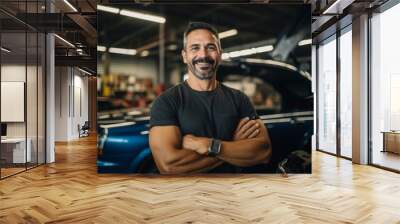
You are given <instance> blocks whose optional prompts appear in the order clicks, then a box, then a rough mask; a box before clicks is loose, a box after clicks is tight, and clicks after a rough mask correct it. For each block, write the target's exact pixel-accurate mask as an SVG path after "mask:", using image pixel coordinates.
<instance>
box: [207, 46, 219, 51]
mask: <svg viewBox="0 0 400 224" xmlns="http://www.w3.org/2000/svg"><path fill="white" fill-rule="evenodd" d="M208 49H209V50H213V51H214V50H216V49H217V48H216V47H215V46H212V45H211V46H208Z"/></svg>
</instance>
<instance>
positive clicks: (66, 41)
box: [54, 34, 75, 48]
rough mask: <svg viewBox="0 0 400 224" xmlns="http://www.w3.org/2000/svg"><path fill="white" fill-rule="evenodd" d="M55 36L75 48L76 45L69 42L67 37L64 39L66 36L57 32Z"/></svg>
mask: <svg viewBox="0 0 400 224" xmlns="http://www.w3.org/2000/svg"><path fill="white" fill-rule="evenodd" d="M54 36H55V37H57V38H58V39H60V40H61V41H63V42H64V43H66V44H67V45H69V46H71V47H73V48H75V45H73V44H71V42H69V41H68V40H66V39H64V38H62V37H60V36H59V35H57V34H54Z"/></svg>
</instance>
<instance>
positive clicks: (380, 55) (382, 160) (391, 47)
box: [371, 4, 400, 170]
mask: <svg viewBox="0 0 400 224" xmlns="http://www.w3.org/2000/svg"><path fill="white" fill-rule="evenodd" d="M399 21H400V4H397V5H396V6H394V7H392V8H390V9H389V10H387V11H384V12H383V13H381V14H376V15H374V16H373V17H372V19H371V26H372V37H371V40H372V49H371V50H372V54H371V57H372V74H371V75H372V77H371V79H372V80H371V88H372V90H371V91H372V99H371V104H372V106H371V108H372V111H371V116H372V126H371V129H372V130H371V132H372V163H374V164H378V165H381V166H385V167H389V168H392V169H396V170H400V155H399V153H400V110H399V107H400V105H399V95H400V66H399V60H398V58H399V57H398V53H399V52H400V43H399V39H400V32H399V30H398V29H394V28H393V27H398V22H399ZM385 132H386V133H385Z"/></svg>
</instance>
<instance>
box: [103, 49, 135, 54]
mask: <svg viewBox="0 0 400 224" xmlns="http://www.w3.org/2000/svg"><path fill="white" fill-rule="evenodd" d="M108 52H110V53H114V54H125V55H136V50H135V49H125V48H116V47H110V48H109V49H108Z"/></svg>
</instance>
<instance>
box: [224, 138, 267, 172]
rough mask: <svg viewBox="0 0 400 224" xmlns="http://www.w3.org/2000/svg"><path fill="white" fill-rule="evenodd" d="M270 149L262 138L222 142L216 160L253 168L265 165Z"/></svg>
mask: <svg viewBox="0 0 400 224" xmlns="http://www.w3.org/2000/svg"><path fill="white" fill-rule="evenodd" d="M270 156H271V147H270V144H269V142H267V141H266V140H265V139H264V138H262V137H261V138H253V139H244V140H238V141H223V142H222V145H221V152H220V154H219V155H218V158H219V159H221V160H224V161H226V162H228V163H231V164H233V165H236V166H242V167H246V166H253V165H257V164H260V163H267V162H268V160H269V158H270Z"/></svg>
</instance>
